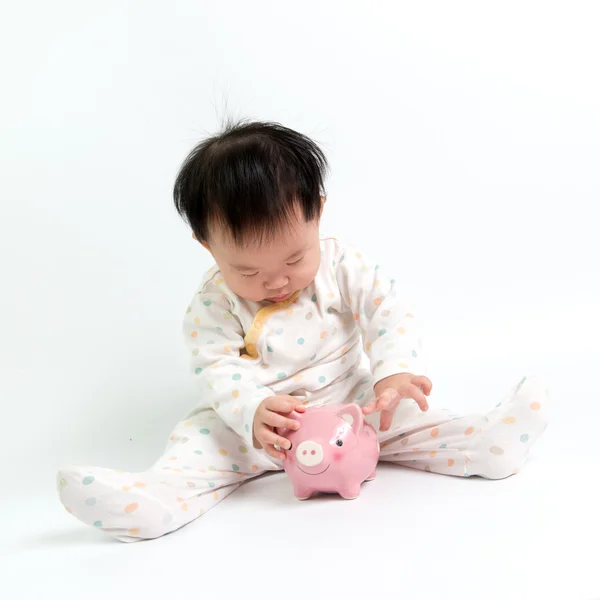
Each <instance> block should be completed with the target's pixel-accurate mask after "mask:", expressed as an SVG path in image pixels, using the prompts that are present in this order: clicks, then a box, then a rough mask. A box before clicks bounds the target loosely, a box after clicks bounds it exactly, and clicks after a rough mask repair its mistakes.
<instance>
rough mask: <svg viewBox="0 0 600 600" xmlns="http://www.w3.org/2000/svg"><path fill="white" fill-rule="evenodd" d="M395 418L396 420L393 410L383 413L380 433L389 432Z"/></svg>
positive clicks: (380, 420)
mask: <svg viewBox="0 0 600 600" xmlns="http://www.w3.org/2000/svg"><path fill="white" fill-rule="evenodd" d="M393 418H394V411H393V410H383V411H381V417H380V419H379V431H387V430H388V429H389V428H390V427H391V426H392V420H393Z"/></svg>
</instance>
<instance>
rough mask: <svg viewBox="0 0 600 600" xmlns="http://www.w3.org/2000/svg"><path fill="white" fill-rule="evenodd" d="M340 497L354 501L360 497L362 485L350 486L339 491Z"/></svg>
mask: <svg viewBox="0 0 600 600" xmlns="http://www.w3.org/2000/svg"><path fill="white" fill-rule="evenodd" d="M339 495H340V496H341V497H342V498H344V500H354V499H356V498H358V497H359V496H360V483H356V484H353V485H349V486H348V487H345V488H343V489H341V490H340V491H339Z"/></svg>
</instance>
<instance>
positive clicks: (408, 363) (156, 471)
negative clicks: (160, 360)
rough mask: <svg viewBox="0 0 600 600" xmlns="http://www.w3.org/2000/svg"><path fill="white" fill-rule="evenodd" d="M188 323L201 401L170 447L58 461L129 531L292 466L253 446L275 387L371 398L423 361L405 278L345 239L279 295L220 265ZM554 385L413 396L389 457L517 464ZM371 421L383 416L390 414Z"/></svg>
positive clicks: (88, 512)
mask: <svg viewBox="0 0 600 600" xmlns="http://www.w3.org/2000/svg"><path fill="white" fill-rule="evenodd" d="M184 335H185V340H186V343H187V345H188V347H189V350H190V355H191V368H192V373H193V377H194V378H195V380H196V382H197V384H198V386H199V395H198V406H197V408H196V409H194V410H193V411H192V412H191V413H190V414H189V415H188V416H187V417H186V418H185V419H184V420H183V421H182V422H181V423H179V424H178V425H177V427H176V428H175V430H174V431H173V434H172V435H171V438H170V441H169V444H168V446H167V450H166V453H165V454H164V455H163V457H161V458H160V459H159V460H158V461H157V463H156V464H155V465H154V466H153V467H152V468H151V469H150V470H148V471H146V472H144V473H125V472H120V471H114V470H112V469H105V468H98V467H78V466H75V467H68V468H66V469H62V470H61V472H60V473H59V477H58V482H59V483H58V485H59V492H60V497H61V501H62V502H63V504H64V505H65V507H66V508H67V510H68V511H69V512H71V513H72V514H74V515H75V516H76V517H77V518H79V519H80V520H82V521H83V522H85V523H87V524H90V525H93V526H94V527H96V528H98V529H102V530H104V531H106V532H107V533H109V534H111V535H113V536H114V537H117V538H118V539H121V540H123V541H134V540H137V539H148V538H155V537H158V536H161V535H164V534H165V533H168V532H170V531H173V530H175V529H177V528H179V527H181V526H183V525H185V524H186V523H188V522H190V521H192V520H194V519H195V518H197V517H198V516H200V515H201V514H203V513H204V512H205V511H206V510H208V509H209V508H211V507H212V506H214V505H215V504H217V503H218V502H219V501H220V500H222V499H223V498H225V497H226V496H227V495H229V493H231V492H232V491H233V490H234V489H235V488H236V487H238V486H239V485H240V483H242V482H243V481H244V480H246V479H248V478H251V477H254V476H256V475H259V474H261V473H264V472H265V471H267V470H279V469H280V468H281V464H280V462H279V461H277V460H274V459H272V458H271V457H269V456H268V455H267V454H266V453H265V452H264V451H263V450H262V449H261V450H258V449H256V448H254V447H253V441H252V423H253V420H254V414H255V412H256V409H257V407H258V405H259V404H260V403H261V402H262V401H263V400H264V399H265V398H267V397H269V396H274V395H282V394H289V395H293V396H297V397H300V398H302V400H303V403H304V404H305V405H308V406H313V405H318V404H325V403H329V402H356V403H358V404H360V405H362V406H365V405H366V404H368V403H369V402H370V401H371V400H372V399H373V386H374V384H375V383H377V382H378V381H380V380H381V379H383V378H385V377H388V376H390V375H394V374H397V373H403V372H409V373H413V374H416V375H419V374H423V373H424V372H425V371H424V369H425V365H424V361H423V360H422V356H421V347H420V342H419V334H418V331H417V328H416V321H415V316H414V313H413V308H412V307H411V306H410V305H409V304H408V303H407V302H406V300H403V299H402V294H401V292H399V291H398V283H397V282H396V281H394V280H393V279H389V278H388V277H387V276H386V275H385V274H384V273H383V269H380V268H379V266H378V265H371V264H369V263H368V262H367V261H366V260H365V259H364V258H363V256H362V255H361V254H360V253H359V252H357V251H356V250H354V249H352V248H350V247H348V246H345V245H343V244H341V243H340V242H338V241H337V240H334V239H326V240H323V241H322V242H321V266H320V269H319V272H318V274H317V277H316V278H315V280H314V282H313V283H312V284H311V285H310V286H309V287H308V288H306V289H304V290H301V291H298V292H296V293H295V294H293V295H292V296H291V297H290V298H289V299H287V300H285V301H284V302H280V303H277V304H272V303H269V302H260V303H259V302H249V301H247V300H244V299H242V298H240V297H238V296H236V295H235V294H234V293H233V292H232V291H231V290H230V289H229V288H228V287H227V284H226V283H225V281H224V279H223V277H222V276H221V274H220V272H219V271H218V270H217V268H216V267H214V268H213V269H211V270H210V271H209V272H208V273H207V275H206V277H205V279H204V281H203V283H202V285H201V286H200V288H199V290H198V291H197V293H196V294H195V295H194V298H193V300H192V302H191V305H190V307H189V308H188V309H187V313H186V316H185V319H184ZM365 354H366V356H367V357H368V359H369V362H370V368H368V369H366V368H363V367H362V366H361V365H362V363H363V358H364V355H365ZM545 398H546V391H545V390H544V388H543V386H542V385H541V383H540V382H538V381H535V380H531V379H523V380H522V381H521V382H520V383H519V384H518V385H517V386H515V387H514V388H513V390H511V392H510V393H509V394H508V395H507V396H506V397H505V399H504V400H503V401H502V402H500V403H499V404H498V405H497V406H496V408H495V409H494V410H492V411H491V412H489V413H488V414H486V415H472V416H468V417H461V418H458V417H454V416H452V415H450V414H448V412H447V411H442V410H439V409H435V408H432V409H430V410H429V411H427V412H426V413H422V412H421V411H420V409H419V408H418V407H417V405H416V403H415V402H414V401H413V400H404V401H402V402H401V404H400V406H399V408H398V409H397V410H396V412H395V415H394V420H393V423H392V427H391V428H390V430H389V431H386V432H380V433H379V438H380V442H381V446H382V451H381V460H387V461H391V462H396V463H399V464H403V465H407V466H411V467H415V468H421V469H424V470H427V471H435V472H439V473H444V474H448V475H460V476H469V475H479V476H483V477H488V478H493V479H498V478H503V477H507V476H509V475H511V474H513V473H515V472H517V471H518V469H519V467H520V466H521V464H522V463H523V462H524V459H525V456H526V454H527V453H528V451H529V448H530V447H531V444H532V443H533V442H534V441H535V440H536V439H537V437H539V435H540V434H541V433H542V431H543V430H544V429H545V426H546V417H545V410H544V408H545V406H544V405H545ZM368 420H369V421H370V422H371V423H372V424H373V425H374V426H375V427H376V428H378V420H379V419H378V415H373V416H372V417H370V418H368ZM290 493H291V490H290Z"/></svg>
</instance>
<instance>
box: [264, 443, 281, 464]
mask: <svg viewBox="0 0 600 600" xmlns="http://www.w3.org/2000/svg"><path fill="white" fill-rule="evenodd" d="M263 448H264V451H265V452H266V453H267V454H268V455H269V456H271V457H273V458H277V459H279V460H283V459H284V458H285V452H281V450H277V448H275V446H273V445H272V444H266V445H265V446H263Z"/></svg>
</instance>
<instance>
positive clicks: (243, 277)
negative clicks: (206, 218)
mask: <svg viewBox="0 0 600 600" xmlns="http://www.w3.org/2000/svg"><path fill="white" fill-rule="evenodd" d="M214 229H215V230H214V231H212V232H211V237H210V241H209V242H208V243H207V244H204V245H205V246H206V247H207V248H208V249H209V250H210V252H211V253H212V255H213V257H214V259H215V261H216V263H217V265H218V266H219V269H220V271H221V273H222V275H223V278H224V279H225V282H226V283H227V285H228V286H229V288H230V289H231V291H233V292H234V293H235V294H237V295H238V296H240V297H241V298H244V299H246V300H250V301H253V302H262V301H263V300H269V301H271V302H282V301H283V300H285V299H286V298H287V297H288V296H290V295H291V294H293V293H294V292H295V291H297V290H302V289H304V288H305V287H307V286H309V285H310V284H311V283H312V282H313V280H314V278H315V277H316V275H317V271H318V270H319V266H320V264H321V248H320V243H319V220H318V219H315V220H313V221H311V222H310V223H305V222H304V220H303V219H302V220H298V221H297V222H294V223H293V224H292V225H290V226H289V227H286V228H285V229H283V230H282V231H281V232H280V233H277V234H276V235H275V236H274V237H273V239H272V240H269V241H267V242H266V243H262V244H259V243H248V244H247V245H244V246H243V247H239V246H237V245H235V244H234V243H233V242H232V241H231V240H230V239H229V238H228V236H227V235H226V234H225V235H224V232H223V231H222V230H221V231H220V230H219V228H217V227H215V228H214Z"/></svg>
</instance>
